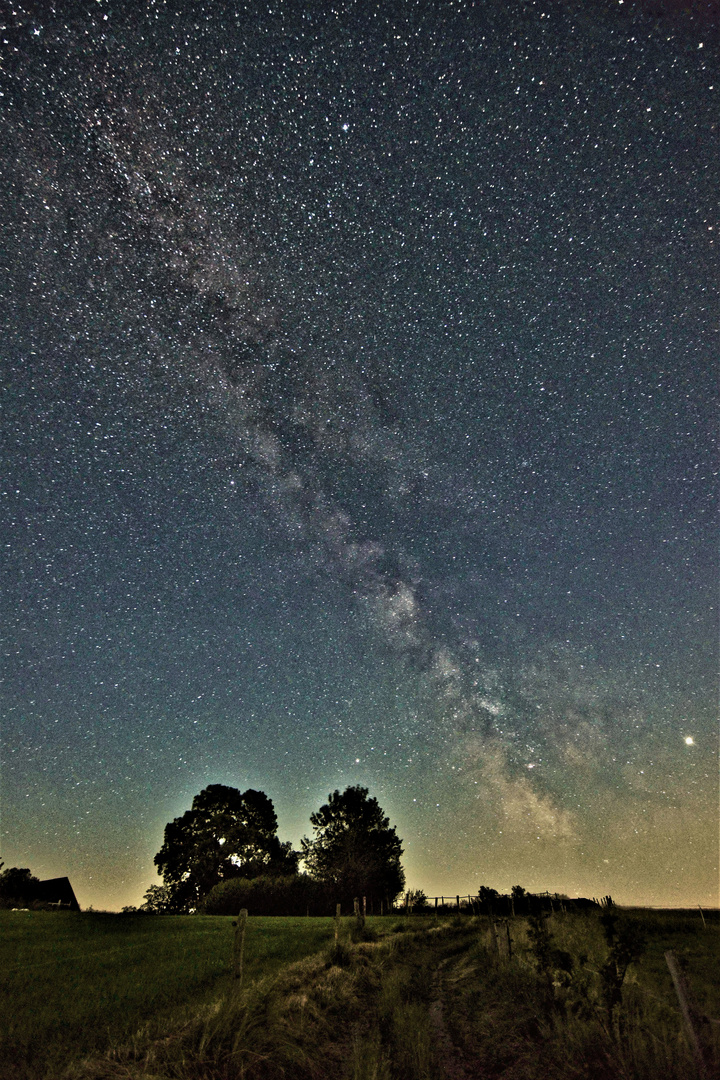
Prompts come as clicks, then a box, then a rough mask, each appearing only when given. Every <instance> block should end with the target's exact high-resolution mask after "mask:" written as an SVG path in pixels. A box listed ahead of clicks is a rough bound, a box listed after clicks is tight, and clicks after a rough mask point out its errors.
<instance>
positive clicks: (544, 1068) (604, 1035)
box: [0, 912, 720, 1080]
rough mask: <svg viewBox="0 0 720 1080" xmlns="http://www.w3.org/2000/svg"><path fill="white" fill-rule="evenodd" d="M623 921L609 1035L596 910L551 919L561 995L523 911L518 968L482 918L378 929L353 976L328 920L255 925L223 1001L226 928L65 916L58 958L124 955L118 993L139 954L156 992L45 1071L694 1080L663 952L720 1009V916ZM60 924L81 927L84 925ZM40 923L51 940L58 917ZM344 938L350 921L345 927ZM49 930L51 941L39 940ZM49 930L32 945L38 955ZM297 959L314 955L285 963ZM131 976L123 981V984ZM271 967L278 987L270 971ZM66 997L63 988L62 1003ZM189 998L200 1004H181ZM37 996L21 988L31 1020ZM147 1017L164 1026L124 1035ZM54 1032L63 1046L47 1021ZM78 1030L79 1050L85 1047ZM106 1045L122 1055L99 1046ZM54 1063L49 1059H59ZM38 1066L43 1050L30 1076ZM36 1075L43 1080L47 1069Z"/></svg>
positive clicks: (350, 957) (222, 1078)
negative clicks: (561, 965) (569, 963)
mask: <svg viewBox="0 0 720 1080" xmlns="http://www.w3.org/2000/svg"><path fill="white" fill-rule="evenodd" d="M628 917H630V918H637V919H639V920H640V921H641V922H642V923H643V927H644V932H645V933H646V935H647V939H648V945H647V948H646V951H645V953H644V955H643V958H642V960H641V961H640V962H639V963H638V964H636V965H633V967H631V969H630V972H629V974H628V979H627V980H626V987H625V989H624V1005H623V1012H622V1023H621V1025H620V1027H619V1028H616V1029H613V1027H612V1025H611V1026H610V1027H608V1024H607V1018H606V1016H605V1015H604V1012H603V1007H602V1000H601V996H600V993H599V977H598V974H597V973H598V971H599V969H600V967H601V966H602V963H603V962H604V959H605V957H606V955H607V953H606V948H605V945H604V941H603V938H602V934H601V930H600V926H599V924H598V921H597V918H596V917H594V916H590V917H583V916H576V915H569V916H559V915H556V916H554V917H553V918H552V919H551V920H550V921H549V928H550V930H551V932H552V935H553V938H554V944H555V945H556V946H557V947H558V948H562V949H564V950H567V952H569V953H570V954H571V955H572V956H573V959H574V967H573V973H572V976H571V977H570V978H569V979H568V980H566V981H565V983H564V984H562V980H561V982H560V983H558V982H557V980H556V985H555V986H554V987H552V986H551V985H550V984H549V983H548V981H547V980H546V979H543V978H541V977H538V975H537V973H536V971H535V968H534V964H533V958H532V954H531V952H530V951H529V941H528V937H527V924H526V922H525V920H524V919H521V918H518V919H516V920H514V921H512V922H511V934H512V940H513V952H514V956H513V959H512V961H511V962H508V960H507V958H506V957H498V956H497V955H496V953H495V951H494V948H493V940H492V935H491V934H490V931H489V925H488V921H487V920H485V919H474V918H473V919H469V918H464V919H460V920H444V921H443V922H442V923H441V924H440V926H438V927H435V926H434V925H433V923H434V920H432V919H418V918H412V919H410V920H406V924H405V925H406V928H407V927H410V928H412V931H413V932H410V933H401V934H398V933H392V932H390V931H392V930H393V929H394V928H397V920H389V919H386V920H379V919H378V920H368V922H369V923H371V925H372V926H374V927H375V928H376V929H378V930H380V932H381V933H383V934H385V935H386V936H384V938H383V940H381V941H380V942H378V943H375V944H373V943H368V944H364V945H363V944H360V945H358V946H356V947H350V948H345V949H343V950H341V952H340V954H339V955H338V959H339V960H340V962H341V965H342V966H337V964H331V963H330V961H329V955H328V952H327V950H326V951H325V953H324V954H319V955H315V956H313V957H310V956H309V955H308V954H309V953H311V952H312V951H313V950H315V949H318V948H322V947H323V945H326V944H329V942H330V940H331V924H330V920H315V919H313V920H304V919H253V920H251V921H250V924H249V927H248V939H247V954H246V956H247V964H246V972H247V976H248V977H247V979H246V980H245V983H244V987H245V988H244V990H243V991H242V993H240V994H238V993H237V992H234V993H233V992H230V993H229V992H228V991H229V990H230V985H229V983H230V980H229V979H228V978H227V976H226V975H222V974H221V973H222V972H227V967H228V960H229V951H230V941H231V936H232V934H231V927H230V925H229V923H230V920H228V919H212V918H207V919H202V918H196V917H192V918H189V919H148V920H140V919H132V920H129V921H128V922H127V923H125V920H124V919H117V918H116V919H115V920H113V919H109V920H108V919H106V920H105V921H104V922H103V921H102V919H101V918H100V917H98V916H95V917H94V918H93V919H92V921H91V922H89V923H88V924H87V928H86V930H85V936H84V937H82V936H80V935H79V933H78V931H79V929H80V928H81V926H82V923H79V922H78V921H77V920H76V922H75V927H76V929H75V931H74V934H73V933H66V934H64V935H63V933H62V919H63V918H65V919H71V918H72V917H62V916H61V917H60V922H58V923H57V924H56V926H57V929H56V930H55V931H54V939H55V942H56V945H55V947H56V950H58V949H59V939H61V938H62V939H64V940H63V942H62V945H63V948H64V950H65V952H64V953H63V955H67V956H69V955H71V946H72V945H73V944H74V945H75V946H76V947H77V946H78V945H79V946H81V947H82V945H83V943H84V944H85V946H86V947H87V951H88V952H89V953H90V954H91V955H90V959H91V960H92V959H93V953H94V952H102V950H101V949H98V948H97V947H96V948H95V949H93V943H95V945H96V946H97V944H98V942H99V941H101V940H102V939H103V936H104V940H105V944H106V947H107V949H109V950H113V949H114V954H115V956H116V959H115V961H114V965H115V966H114V969H113V967H112V965H111V964H109V965H108V967H107V968H106V969H105V974H104V978H105V980H106V983H107V975H108V972H109V971H110V973H112V970H114V971H115V972H116V973H118V958H119V957H123V956H124V957H125V958H129V957H131V956H132V955H133V954H134V955H135V957H136V962H137V963H138V965H139V974H138V972H135V973H133V972H132V971H130V972H129V975H130V979H131V981H132V978H133V976H134V979H135V983H137V982H138V981H141V982H142V981H143V980H144V979H147V982H143V985H142V986H137V985H136V986H135V990H134V997H133V1005H132V1008H129V1007H128V1003H127V1002H126V1005H125V1006H124V1009H123V1011H122V1017H124V1020H123V1024H124V1027H121V1025H120V1020H121V1018H122V1017H121V1015H120V1013H118V1014H117V1015H115V1017H114V1018H115V1021H116V1026H115V1027H114V1028H113V1030H112V1035H113V1038H112V1039H110V1040H109V1038H108V1030H107V1021H108V1010H109V1002H108V997H107V988H106V993H105V997H104V1005H103V1006H102V1008H100V1009H99V1011H97V1012H96V1013H95V1016H96V1023H97V1027H98V1030H97V1032H96V1033H95V1038H94V1043H93V1045H92V1046H88V1045H87V1042H86V1043H85V1044H84V1046H82V1045H80V1044H79V1043H78V1042H77V1041H76V1038H77V1037H78V1036H77V1032H76V1036H72V1035H70V1034H68V1035H66V1036H63V1037H62V1038H61V1040H60V1041H59V1042H56V1043H55V1056H54V1062H55V1065H54V1066H53V1067H51V1068H48V1069H47V1070H46V1075H51V1076H57V1075H60V1074H61V1071H62V1070H61V1069H60V1068H59V1067H57V1066H58V1065H59V1062H60V1060H61V1058H60V1057H59V1056H58V1054H57V1049H58V1047H61V1046H62V1045H64V1046H65V1047H66V1048H67V1050H68V1052H69V1053H72V1056H73V1058H74V1060H75V1061H76V1062H77V1061H78V1051H79V1050H81V1049H84V1051H85V1052H87V1051H88V1050H89V1049H95V1050H96V1053H95V1054H94V1055H93V1060H92V1061H88V1062H87V1063H86V1064H85V1065H80V1064H77V1065H76V1066H74V1067H73V1066H72V1064H71V1070H70V1071H71V1075H72V1076H73V1077H74V1078H79V1077H82V1078H84V1080H91V1078H92V1080H101V1078H102V1080H109V1078H113V1080H116V1078H119V1077H123V1078H127V1080H130V1078H132V1080H149V1078H150V1077H152V1078H153V1080H160V1078H162V1080H165V1078H168V1080H169V1078H171V1077H172V1078H173V1080H236V1078H238V1077H240V1076H242V1077H244V1078H246V1080H275V1078H278V1080H279V1078H280V1077H286V1078H293V1080H300V1078H303V1080H305V1078H306V1080H329V1078H332V1077H337V1078H338V1080H341V1078H342V1080H345V1078H348V1080H350V1078H353V1080H364V1078H367V1080H393V1078H395V1077H397V1078H399V1080H442V1078H453V1080H464V1078H465V1077H469V1076H473V1077H474V1076H477V1075H482V1076H483V1077H486V1078H488V1080H490V1078H493V1077H494V1078H502V1080H546V1078H547V1077H548V1076H552V1077H553V1080H580V1078H582V1080H606V1078H609V1077H612V1078H613V1080H617V1078H623V1080H656V1078H657V1077H660V1076H662V1077H663V1078H664V1080H689V1078H690V1077H693V1076H694V1075H695V1072H694V1067H693V1063H692V1058H691V1055H690V1053H689V1050H688V1047H687V1043H686V1040H685V1038H684V1036H683V1033H682V1024H681V1019H680V1016H679V1012H678V1009H677V1002H676V999H675V996H674V991H673V988H672V985H671V982H670V979H669V975H668V974H667V969H666V967H665V963H664V957H663V953H664V951H665V950H666V949H668V948H670V949H673V951H675V952H676V954H677V955H678V956H679V957H680V958H683V957H684V958H685V960H686V961H687V975H688V979H689V982H690V984H691V986H692V988H693V990H694V993H695V996H696V998H697V999H698V1004H699V1005H700V1006H701V1008H702V1009H703V1010H704V1011H705V1012H707V1013H708V1014H709V1015H710V1016H712V1017H720V986H719V985H718V980H717V977H716V972H717V970H718V967H719V966H720V964H719V961H720V933H718V931H719V929H720V926H719V925H718V922H717V920H714V921H713V922H712V923H710V924H709V925H708V928H707V930H703V928H702V924H701V923H700V921H699V917H698V916H697V915H692V916H685V915H681V914H669V913H648V912H638V913H635V914H632V913H628ZM13 918H14V919H17V918H18V916H13ZM47 918H49V919H50V920H54V919H57V916H49V917H47ZM0 925H1V924H0ZM39 925H41V926H42V925H43V924H39ZM66 926H67V927H68V929H69V930H72V926H73V924H72V922H71V921H68V922H66ZM44 927H45V930H46V932H47V928H48V927H52V922H47V921H46V922H45V924H44ZM348 929H349V920H346V921H345V930H344V933H347V931H348ZM93 933H96V934H99V935H100V937H99V938H93V936H92V934H93ZM19 934H20V937H21V938H22V936H23V932H22V931H19ZM123 934H124V935H125V938H124V940H123V938H122V935H123ZM51 936H53V935H52V934H50V933H49V932H47V937H46V945H45V948H47V940H48V938H49V937H51ZM25 937H26V938H27V931H25ZM40 937H41V934H38V943H37V944H36V945H35V946H34V947H35V949H36V950H37V949H38V948H42V943H41V942H40V940H39V939H40ZM60 951H62V950H60ZM35 955H36V957H37V955H38V953H37V951H36V954H35ZM303 955H304V956H306V957H308V958H307V959H305V960H302V961H301V962H299V963H295V964H290V961H292V960H294V959H295V958H296V957H298V956H303ZM158 961H161V962H158ZM36 962H38V961H37V960H36ZM288 965H289V966H288ZM30 970H32V969H30ZM58 970H61V968H59V969H58ZM83 971H84V975H83V979H84V981H82V982H81V983H79V984H78V985H79V992H80V995H81V996H82V995H83V994H84V995H85V997H87V995H88V994H89V993H93V992H94V990H93V987H94V986H97V985H99V984H98V970H97V968H96V969H95V974H93V973H92V971H91V970H90V969H87V970H86V969H83ZM127 974H128V973H127V972H125V973H123V974H122V976H121V982H122V985H125V982H126V976H127ZM268 974H271V975H274V976H275V977H274V978H272V979H268V978H258V977H259V976H263V975H268ZM190 976H192V978H193V979H194V981H192V982H191V981H190V978H189V977H190ZM118 977H120V976H119V975H118ZM111 981H112V980H111ZM16 985H17V984H16ZM18 989H20V987H19V986H18ZM158 994H159V995H160V996H157V995H158ZM58 1000H59V999H58V994H57V992H56V993H55V1003H56V1005H55V1007H57V1002H58ZM143 1002H144V1003H145V1004H143ZM148 1003H149V1004H148ZM180 1003H187V1004H189V1005H190V1006H191V1007H190V1008H186V1009H185V1010H179V1011H178V1008H177V1006H178V1004H180ZM27 1004H28V998H27V996H26V997H25V1006H24V1009H25V1011H26V1012H27ZM79 1004H80V1002H79V1001H78V1003H76V1005H75V1010H76V1012H75V1013H74V1014H73V1015H75V1016H77V1015H78V1012H77V1010H78V1008H79ZM173 1005H174V1006H175V1012H174V1013H173V1015H172V1016H169V1015H168V1010H169V1009H171V1008H172V1007H173ZM85 1008H87V1006H85ZM92 1008H94V1006H93V1007H92ZM148 1008H150V1009H151V1010H152V1011H153V1013H154V1015H155V1016H156V1018H157V1022H156V1023H155V1024H154V1025H151V1026H150V1027H149V1028H148V1029H146V1030H145V1031H144V1032H142V1033H141V1034H139V1035H136V1036H135V1037H133V1038H127V1033H129V1031H130V1030H131V1029H132V1027H133V1024H134V1026H135V1027H136V1028H137V1026H138V1017H142V1015H143V1013H144V1012H146V1011H147V1009H148ZM21 1011H22V1010H21ZM80 1011H82V1010H80ZM110 1012H111V1013H112V1009H110ZM163 1013H164V1015H163ZM45 1031H46V1033H47V1035H48V1036H53V1037H57V1031H56V1030H55V1031H53V1028H52V1025H50V1026H49V1027H46V1028H45ZM123 1032H124V1033H125V1037H124V1038H123ZM717 1034H718V1029H717V1026H714V1027H712V1026H711V1027H710V1028H709V1029H708V1030H707V1031H706V1032H705V1036H706V1043H707V1048H708V1051H709V1052H710V1055H711V1057H712V1058H714V1064H715V1065H720V1040H718V1038H717V1037H716V1036H717ZM79 1038H80V1043H82V1039H83V1038H84V1037H83V1036H80V1037H79ZM108 1042H112V1043H113V1044H114V1045H115V1047H116V1050H115V1052H114V1053H111V1054H110V1055H109V1056H107V1055H105V1054H103V1053H102V1052H101V1053H100V1054H98V1053H97V1051H98V1050H100V1051H102V1050H103V1049H104V1048H105V1047H106V1046H107V1045H108ZM123 1043H124V1046H123ZM44 1060H45V1064H46V1065H47V1064H48V1060H49V1059H48V1058H47V1056H46V1057H45V1059H44ZM41 1061H42V1057H39V1058H36V1066H38V1065H39V1064H40V1063H41ZM16 1064H17V1061H16ZM0 1075H2V1073H1V1072H0ZM4 1075H5V1076H7V1077H10V1076H12V1077H13V1080H15V1078H16V1077H18V1076H21V1075H22V1074H21V1073H19V1072H18V1071H17V1070H15V1071H12V1069H11V1070H9V1071H6V1072H5V1074H4ZM26 1075H28V1076H30V1075H33V1076H38V1075H41V1073H40V1072H39V1071H38V1070H37V1068H36V1069H35V1070H34V1071H33V1073H27V1074H26Z"/></svg>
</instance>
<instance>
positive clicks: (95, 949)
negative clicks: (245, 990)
mask: <svg viewBox="0 0 720 1080" xmlns="http://www.w3.org/2000/svg"><path fill="white" fill-rule="evenodd" d="M252 922H253V932H252V933H251V934H248V937H247V946H246V950H245V977H246V978H247V980H249V981H252V980H254V979H257V978H259V977H260V976H265V977H268V976H272V975H273V974H274V973H275V972H276V971H278V970H279V969H280V968H282V967H284V966H285V965H287V964H291V963H292V962H293V961H295V960H299V959H300V958H301V957H303V956H307V955H308V954H310V953H314V952H316V951H317V950H318V949H320V948H322V946H323V944H324V943H325V942H327V941H328V940H329V938H330V935H331V926H332V920H331V919H312V920H309V919H292V918H288V919H283V918H268V919H253V920H252ZM0 942H1V943H2V956H3V963H2V966H1V967H0V994H1V995H2V1002H3V1007H2V1010H0V1077H2V1080H24V1078H25V1077H28V1078H32V1080H35V1078H36V1077H39V1076H49V1077H55V1076H59V1075H60V1074H61V1072H62V1071H63V1070H64V1068H65V1066H66V1064H67V1063H68V1061H69V1060H71V1059H76V1058H80V1057H82V1056H84V1055H87V1054H91V1053H93V1052H97V1051H101V1050H104V1049H105V1048H106V1047H107V1046H108V1045H111V1044H113V1045H114V1044H116V1043H119V1042H122V1040H123V1039H126V1038H129V1037H130V1036H132V1035H134V1034H136V1033H137V1031H138V1030H139V1029H141V1028H143V1027H144V1028H145V1029H146V1030H147V1032H148V1033H150V1032H153V1031H157V1030H160V1029H161V1028H162V1025H163V1024H164V1023H167V1022H169V1020H170V1018H171V1017H172V1019H173V1022H174V1023H178V1022H179V1021H181V1020H182V1018H183V1016H184V1015H185V1013H186V1012H188V1011H192V1010H196V1009H198V1008H200V1007H201V1006H202V1005H203V1004H204V1003H205V1002H206V1001H207V1000H208V999H209V998H212V997H214V996H217V995H218V994H220V995H222V994H224V993H225V992H226V991H227V989H228V987H229V986H230V984H231V983H232V978H231V975H230V966H231V956H232V942H233V928H232V919H230V918H224V917H210V916H207V917H204V916H194V915H187V916H182V915H179V916H173V917H163V916H152V915H113V914H104V913H100V912H83V913H80V914H75V913H70V912H45V911H27V912H12V911H0Z"/></svg>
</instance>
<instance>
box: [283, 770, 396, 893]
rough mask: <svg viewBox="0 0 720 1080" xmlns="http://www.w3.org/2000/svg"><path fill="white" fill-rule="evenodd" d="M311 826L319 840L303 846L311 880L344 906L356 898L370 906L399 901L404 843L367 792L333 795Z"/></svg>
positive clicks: (352, 789)
mask: <svg viewBox="0 0 720 1080" xmlns="http://www.w3.org/2000/svg"><path fill="white" fill-rule="evenodd" d="M310 821H311V823H312V826H313V829H314V831H315V836H314V838H313V839H312V840H308V839H307V838H304V839H303V840H302V841H301V847H302V855H303V859H304V861H305V867H306V869H307V871H308V873H309V874H310V875H311V876H312V877H314V878H316V879H317V880H319V881H324V882H326V883H327V884H329V885H332V886H333V887H334V890H335V892H336V898H337V900H339V901H342V902H345V903H348V902H350V901H352V899H353V898H354V897H356V896H357V897H361V896H365V897H367V899H368V903H369V904H370V905H373V904H374V903H378V902H379V901H381V900H389V901H390V902H391V903H392V901H393V900H395V897H396V896H397V895H398V893H400V892H401V891H402V889H403V887H404V885H405V873H404V871H403V868H402V866H401V864H400V856H401V855H402V852H403V847H402V841H401V840H400V839H399V838H398V836H397V834H396V832H395V829H394V828H392V827H391V825H390V822H389V820H388V818H387V817H385V814H384V813H383V811H382V810H381V809H380V806H379V805H378V801H377V799H374V798H369V797H368V789H367V788H364V787H348V788H346V789H345V791H343V793H342V794H341V793H340V792H339V791H334V792H333V793H332V795H329V796H328V801H327V803H326V804H325V806H321V807H320V809H319V810H318V811H317V813H315V814H311V815H310Z"/></svg>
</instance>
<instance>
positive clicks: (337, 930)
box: [335, 904, 341, 945]
mask: <svg viewBox="0 0 720 1080" xmlns="http://www.w3.org/2000/svg"><path fill="white" fill-rule="evenodd" d="M340 911H341V905H340V904H336V905H335V944H336V945H337V943H338V938H339V937H340Z"/></svg>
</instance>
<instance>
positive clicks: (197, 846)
mask: <svg viewBox="0 0 720 1080" xmlns="http://www.w3.org/2000/svg"><path fill="white" fill-rule="evenodd" d="M310 823H311V825H312V827H313V833H314V835H313V836H312V837H311V838H307V837H305V838H303V840H302V841H301V843H300V851H293V849H292V846H291V844H290V843H288V842H287V841H286V842H282V841H280V840H279V838H278V836H277V817H276V815H275V809H274V807H273V804H272V801H271V799H269V798H268V796H267V795H266V794H265V793H264V792H262V791H255V790H253V789H248V790H247V791H244V792H241V791H238V790H237V789H236V788H231V787H227V786H225V785H223V784H211V785H210V786H209V787H207V788H205V789H204V790H203V791H201V792H200V794H199V795H196V796H195V798H194V799H193V803H192V807H191V808H190V810H187V811H186V812H185V813H184V814H183V815H182V816H181V817H179V818H175V819H174V820H173V821H171V822H169V823H168V825H167V826H166V827H165V834H164V842H163V846H162V848H161V849H160V851H159V852H158V854H157V855H156V856H155V865H156V866H157V868H158V871H159V872H160V874H161V876H162V879H163V884H162V885H151V886H150V888H149V889H148V890H147V892H146V894H145V903H144V904H143V906H142V909H141V910H144V911H151V912H158V913H168V914H181V913H187V912H206V913H207V914H213V915H222V914H237V912H238V911H239V910H240V909H241V908H247V910H248V911H249V913H250V914H251V915H254V914H257V915H307V914H311V915H326V914H334V913H335V905H336V904H338V903H340V904H341V905H342V906H343V908H344V909H345V910H352V905H353V903H354V900H355V898H356V897H364V898H365V904H366V906H367V911H368V913H369V914H370V913H378V914H379V913H380V912H381V911H383V910H384V911H387V910H389V909H390V908H391V907H392V906H393V904H394V903H395V900H396V898H397V897H398V896H399V895H400V894H401V893H402V890H403V887H404V885H405V873H404V871H403V868H402V865H401V863H400V856H401V855H402V852H403V847H402V841H401V840H400V839H399V838H398V836H397V834H396V832H395V829H394V828H393V827H392V826H391V825H390V822H389V820H388V818H387V817H386V816H385V814H384V813H383V811H382V810H381V808H380V806H379V805H378V802H377V799H375V798H372V797H370V795H369V793H368V789H367V788H364V787H348V788H346V789H345V791H343V792H342V793H341V792H340V791H334V792H333V793H332V794H331V795H329V796H328V801H327V803H326V804H324V805H323V806H321V807H320V809H319V810H317V811H316V812H315V813H313V814H311V815H310ZM301 860H302V862H303V865H304V872H303V873H300V872H299V866H300V861H301Z"/></svg>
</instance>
